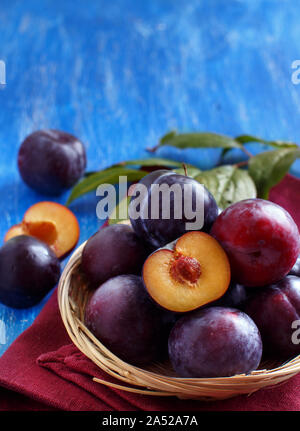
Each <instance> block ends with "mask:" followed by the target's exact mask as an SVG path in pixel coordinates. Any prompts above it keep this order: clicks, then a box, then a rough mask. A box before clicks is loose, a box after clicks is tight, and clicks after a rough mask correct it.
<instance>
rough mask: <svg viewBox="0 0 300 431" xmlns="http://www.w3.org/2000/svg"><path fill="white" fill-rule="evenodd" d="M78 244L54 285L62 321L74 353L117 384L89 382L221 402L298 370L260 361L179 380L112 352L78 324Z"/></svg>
mask: <svg viewBox="0 0 300 431" xmlns="http://www.w3.org/2000/svg"><path fill="white" fill-rule="evenodd" d="M84 245H85V243H83V244H82V245H81V246H80V247H79V248H78V249H77V250H75V252H74V253H73V255H72V256H71V258H70V260H69V262H68V264H67V265H66V267H65V269H64V271H63V273H62V276H61V279H60V283H59V286H58V303H59V308H60V313H61V316H62V320H63V322H64V325H65V327H66V329H67V332H68V334H69V336H70V337H71V339H72V341H73V343H74V344H75V345H76V346H77V347H78V349H79V350H80V351H81V352H82V353H83V354H84V355H86V356H87V357H88V358H90V359H91V360H92V361H93V362H94V363H95V364H96V365H97V366H98V367H99V368H101V369H102V370H104V371H105V372H106V373H108V374H109V375H111V376H113V377H114V378H116V379H117V380H119V381H120V384H116V383H112V382H108V381H105V380H101V379H99V378H96V377H94V379H93V380H94V381H95V382H98V383H101V384H104V385H107V386H110V387H115V388H117V389H122V390H125V391H130V392H135V393H139V394H146V395H157V396H176V397H178V398H180V399H197V400H205V401H213V400H220V399H226V398H230V397H233V396H235V395H240V394H251V393H253V392H255V391H257V390H258V389H261V388H264V387H267V386H273V385H276V384H278V383H281V382H283V381H285V380H287V379H289V378H290V377H292V376H294V375H295V374H297V373H298V372H300V355H298V356H297V357H295V358H294V359H292V360H290V361H288V362H285V363H284V364H282V363H274V362H272V363H271V362H269V363H266V362H265V363H263V364H261V366H260V369H259V370H256V371H253V372H252V373H251V374H248V375H245V374H240V375H235V376H232V377H224V378H205V379H203V378H193V379H192V378H179V377H176V375H175V373H174V371H173V370H172V368H171V366H170V364H169V363H164V364H160V363H154V364H151V366H149V367H147V368H145V369H141V368H138V367H135V366H133V365H130V364H128V363H126V362H124V361H122V360H120V359H119V358H118V357H117V356H115V355H114V354H112V353H111V352H110V351H109V350H108V349H107V348H106V347H105V346H104V345H103V344H101V343H100V341H99V340H97V339H96V338H95V337H94V336H93V334H92V333H91V332H90V331H89V330H88V329H87V328H86V327H85V325H84V323H83V316H84V309H85V306H86V303H87V300H88V298H89V295H90V291H89V289H88V284H87V282H86V281H85V280H84V276H83V275H82V273H81V271H80V262H81V254H82V250H83V247H84Z"/></svg>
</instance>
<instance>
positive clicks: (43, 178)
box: [18, 129, 86, 196]
mask: <svg viewBox="0 0 300 431" xmlns="http://www.w3.org/2000/svg"><path fill="white" fill-rule="evenodd" d="M18 167H19V171H20V174H21V177H22V178H23V180H24V182H25V183H26V184H27V185H28V186H29V187H31V188H32V189H34V190H36V191H38V192H40V193H42V194H45V195H53V196H55V195H59V194H61V193H62V192H64V191H65V190H67V189H69V188H70V187H72V186H73V185H74V184H75V183H76V182H77V181H78V180H79V179H80V178H81V177H82V175H83V174H84V171H85V168H86V153H85V148H84V146H83V144H82V142H81V141H79V140H78V139H77V138H76V137H75V136H73V135H71V134H69V133H66V132H63V131H61V130H51V129H50V130H37V131H36V132H33V133H31V134H30V135H29V136H27V138H26V139H25V140H24V141H23V143H22V144H21V146H20V149H19V153H18Z"/></svg>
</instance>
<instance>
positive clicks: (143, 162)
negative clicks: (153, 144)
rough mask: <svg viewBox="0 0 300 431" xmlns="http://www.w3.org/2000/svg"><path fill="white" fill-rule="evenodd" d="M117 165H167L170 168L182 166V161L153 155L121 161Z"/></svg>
mask: <svg viewBox="0 0 300 431" xmlns="http://www.w3.org/2000/svg"><path fill="white" fill-rule="evenodd" d="M115 166H166V167H168V168H173V167H177V166H178V167H181V166H182V162H177V161H175V160H170V159H164V158H159V157H151V158H147V159H137V160H127V161H124V162H120V163H118V164H116V165H115Z"/></svg>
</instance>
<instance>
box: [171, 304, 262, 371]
mask: <svg viewBox="0 0 300 431" xmlns="http://www.w3.org/2000/svg"><path fill="white" fill-rule="evenodd" d="M168 344H169V357H170V360H171V363H172V365H173V368H174V370H175V371H176V373H177V374H178V376H180V377H203V378H206V377H229V376H233V375H235V374H244V373H245V374H249V373H250V372H251V371H253V370H255V369H257V367H258V366H259V363H260V360H261V356H262V341H261V337H260V333H259V330H258V328H257V326H256V325H255V323H254V322H253V320H252V319H251V318H250V317H249V316H248V315H247V314H245V313H244V312H242V311H240V310H237V309H235V308H225V307H211V308H205V309H202V310H197V311H195V312H193V313H190V314H189V315H187V316H184V317H182V318H180V319H179V320H178V321H177V323H176V324H175V326H174V327H173V329H172V331H171V333H170V336H169V342H168Z"/></svg>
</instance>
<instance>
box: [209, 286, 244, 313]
mask: <svg viewBox="0 0 300 431" xmlns="http://www.w3.org/2000/svg"><path fill="white" fill-rule="evenodd" d="M249 295H250V292H249V289H248V290H247V288H246V287H245V286H244V285H242V284H238V283H235V282H231V283H230V286H229V287H228V289H227V291H226V293H225V294H224V295H223V296H222V297H221V298H220V299H218V300H217V301H215V302H213V303H212V304H211V305H213V306H220V307H231V308H238V309H239V310H242V309H243V308H244V306H245V305H246V302H247V299H248V297H249Z"/></svg>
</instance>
